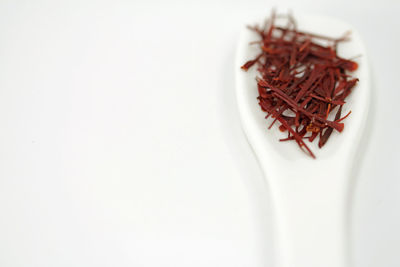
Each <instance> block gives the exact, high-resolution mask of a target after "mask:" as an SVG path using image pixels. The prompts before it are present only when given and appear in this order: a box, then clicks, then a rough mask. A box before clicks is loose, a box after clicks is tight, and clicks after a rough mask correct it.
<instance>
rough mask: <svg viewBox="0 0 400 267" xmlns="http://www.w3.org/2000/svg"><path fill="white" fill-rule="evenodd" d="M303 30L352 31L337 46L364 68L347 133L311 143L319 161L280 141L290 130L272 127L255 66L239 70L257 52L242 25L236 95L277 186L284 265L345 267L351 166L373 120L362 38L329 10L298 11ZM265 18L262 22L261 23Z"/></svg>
mask: <svg viewBox="0 0 400 267" xmlns="http://www.w3.org/2000/svg"><path fill="white" fill-rule="evenodd" d="M296 21H297V24H298V28H299V30H302V31H306V32H312V33H316V34H321V35H326V36H330V37H340V36H342V35H343V34H344V33H345V32H348V31H349V30H350V31H351V37H350V38H351V39H350V41H347V42H343V43H341V44H340V45H339V47H338V54H339V56H341V57H344V58H352V57H355V56H360V57H358V58H357V60H356V61H357V62H358V64H359V68H358V69H357V71H355V72H353V73H352V75H353V76H354V77H357V78H359V83H358V85H357V86H356V87H355V88H354V90H353V92H352V93H351V94H350V95H349V97H348V98H347V99H346V100H347V103H346V104H345V105H344V106H343V111H342V114H347V112H348V111H349V110H351V111H352V113H351V115H350V116H349V117H348V118H347V119H346V120H345V121H344V123H345V128H344V130H343V132H342V133H337V132H336V131H333V133H332V135H331V137H330V139H329V141H328V142H327V143H326V145H325V146H324V147H323V148H321V149H319V148H318V147H317V143H318V142H316V141H314V142H313V143H309V142H307V145H308V146H309V147H310V148H311V150H312V151H313V152H314V154H315V155H316V157H317V158H316V159H313V158H311V157H310V156H308V155H307V154H306V153H304V152H303V151H302V150H301V149H300V148H299V147H298V145H297V144H296V143H295V142H294V141H293V142H279V139H280V138H285V137H286V134H284V133H282V132H280V131H279V130H278V127H277V126H274V127H272V128H271V130H267V127H268V125H269V123H268V121H267V120H266V119H265V116H266V113H265V112H263V111H262V110H261V108H260V107H259V105H258V101H257V96H258V91H257V83H256V81H255V77H256V76H257V73H256V70H255V69H256V68H251V69H250V70H248V71H247V72H245V71H243V70H241V69H240V66H242V65H243V64H244V63H245V62H246V61H247V60H249V59H252V58H254V57H255V56H256V55H257V53H259V50H258V49H257V47H256V46H250V45H249V43H250V42H252V41H255V40H258V36H257V34H255V33H253V32H252V31H250V30H248V29H243V32H242V33H241V35H240V40H239V45H238V50H237V54H236V64H235V68H236V95H237V103H238V108H239V113H240V117H241V121H242V126H243V129H244V131H245V133H246V136H247V138H248V141H249V143H250V145H251V147H252V148H253V150H254V152H255V154H256V156H257V158H258V161H259V164H260V165H261V168H262V169H263V171H264V174H265V177H266V179H267V181H268V183H269V186H270V189H271V196H272V202H273V205H274V210H275V216H276V223H277V224H276V225H277V240H278V248H279V249H278V251H279V257H278V266H280V267H347V266H348V265H349V255H348V240H347V231H348V225H347V219H348V218H347V216H348V214H347V213H348V212H347V211H348V208H349V205H350V194H349V192H350V190H349V189H350V185H351V182H352V179H354V177H351V173H352V166H353V165H354V163H355V162H356V161H357V151H358V148H359V147H360V145H361V144H360V140H361V136H362V134H363V132H364V129H365V125H366V122H367V115H368V110H369V101H370V81H369V75H368V69H369V67H368V62H367V55H366V50H365V46H364V43H363V41H362V39H361V37H360V35H359V33H358V32H357V31H356V29H354V27H352V26H351V25H349V24H347V23H345V22H343V21H340V20H337V19H334V18H329V17H325V16H314V15H296ZM260 22H262V21H260Z"/></svg>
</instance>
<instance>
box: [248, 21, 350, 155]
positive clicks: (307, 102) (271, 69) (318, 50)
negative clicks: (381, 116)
mask: <svg viewBox="0 0 400 267" xmlns="http://www.w3.org/2000/svg"><path fill="white" fill-rule="evenodd" d="M277 17H278V16H277V15H276V14H275V13H272V15H271V17H270V18H269V20H268V23H267V24H266V27H264V29H261V28H260V27H258V26H255V27H249V29H250V30H252V31H254V32H256V33H257V34H258V35H259V37H260V41H255V42H252V43H251V44H252V45H258V46H259V47H260V53H259V54H258V55H257V56H256V57H255V58H254V59H251V60H248V61H247V62H246V63H245V64H244V65H243V66H242V67H241V68H242V69H243V70H244V71H247V70H248V69H250V68H252V67H254V66H257V71H258V74H259V76H258V77H257V78H256V81H257V88H258V93H259V96H258V102H259V105H260V107H261V109H262V110H263V111H264V112H266V113H267V115H266V118H269V117H272V118H273V119H274V120H273V122H272V124H271V125H270V126H269V128H271V127H272V126H273V125H274V124H275V122H279V123H280V126H279V130H281V131H282V132H288V137H287V138H284V139H280V141H289V140H294V141H296V142H297V144H298V145H299V146H300V148H301V149H303V150H305V151H306V152H307V153H308V154H309V155H310V156H311V157H313V158H315V155H314V153H313V152H312V151H311V150H310V148H309V147H308V146H307V144H306V143H305V141H304V139H308V141H310V142H313V141H314V140H315V139H317V138H318V139H319V140H318V146H319V147H320V148H321V147H322V146H324V145H325V144H326V142H327V141H328V139H329V137H330V135H331V134H332V132H333V131H334V130H335V131H338V132H342V131H343V128H344V124H343V122H342V121H343V120H344V119H345V118H347V117H348V116H349V115H350V113H351V112H349V113H348V114H346V115H345V116H344V117H341V113H342V107H343V105H344V104H345V103H346V102H345V100H346V97H347V96H348V95H349V94H350V93H351V91H352V89H353V88H354V86H355V85H356V84H357V82H358V79H357V78H354V77H351V76H350V75H349V74H348V72H351V71H355V70H356V69H357V68H358V64H357V63H356V62H354V61H352V60H348V59H344V58H342V57H340V56H338V54H337V46H338V44H340V43H341V42H344V41H347V40H348V37H349V34H348V33H346V34H345V35H344V36H343V37H342V38H338V39H335V38H331V37H326V36H321V35H317V34H313V33H308V32H302V31H299V30H297V26H296V22H295V20H294V18H293V17H292V16H291V15H288V16H285V17H286V19H287V21H288V24H287V26H286V27H282V26H277V25H276V23H275V22H276V19H277ZM279 18H280V19H281V18H282V16H279ZM321 43H324V44H323V45H322V44H321ZM331 113H333V114H335V118H334V119H333V120H329V119H328V118H329V117H330V116H329V115H330V114H331Z"/></svg>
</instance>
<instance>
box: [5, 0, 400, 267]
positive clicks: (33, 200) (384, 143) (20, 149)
mask: <svg viewBox="0 0 400 267" xmlns="http://www.w3.org/2000/svg"><path fill="white" fill-rule="evenodd" d="M271 7H277V8H278V10H280V11H286V10H287V9H288V8H291V9H292V10H293V11H294V13H295V14H296V12H297V11H298V12H304V11H306V12H313V13H318V14H326V15H331V16H335V17H338V18H341V19H343V20H346V21H348V22H349V23H351V24H353V25H354V26H355V27H356V28H358V29H359V31H360V33H361V34H362V35H363V37H364V40H365V42H366V45H367V48H368V50H369V57H370V63H371V67H372V68H371V70H372V73H371V74H372V75H373V81H374V86H373V100H372V111H373V112H372V114H371V116H370V120H369V121H370V125H371V127H370V130H369V132H368V136H369V143H368V144H367V143H366V144H365V147H366V149H365V154H364V158H363V159H362V164H361V169H360V172H359V175H358V177H357V187H356V190H355V192H354V194H355V195H354V207H353V212H352V235H351V239H352V247H353V255H354V259H355V264H354V266H355V267H398V266H400V257H399V256H398V252H399V250H400V230H399V229H398V225H400V209H399V204H400V168H399V163H400V161H399V158H400V157H399V155H400V152H399V151H400V142H399V130H400V126H399V125H400V117H399V115H398V114H399V101H400V88H399V77H400V75H399V63H400V53H399V47H400V37H399V36H400V35H399V34H400V30H399V29H398V27H399V25H400V24H399V18H398V17H399V11H400V4H399V2H398V1H394V0H393V1H311V0H310V1H291V2H290V1H287V2H285V1H254V2H250V1H241V2H239V1H235V2H233V1H222V2H218V3H214V1H202V2H198V3H197V2H184V1H182V2H178V1H168V2H167V1H165V2H161V1H160V2H150V1H148V2H147V1H143V2H135V1H96V2H94V1H93V2H91V1H65V2H58V3H57V2H55V1H1V2H0V266H1V267H16V266H24V267H26V266H40V267H47V266H49V267H50V266H137V267H142V266H143V267H159V266H160V267H161V266H162V267H163V266H171V267H187V266H191V267H196V266H202V267H203V266H208V267H213V266H215V267H217V266H218V267H222V266H226V267H239V266H252V267H258V266H263V267H266V266H273V262H274V246H273V243H274V242H273V240H272V226H273V225H272V219H273V218H272V217H271V207H270V202H269V195H268V186H267V184H266V183H265V182H264V178H263V176H262V173H261V171H260V169H259V167H258V165H257V162H256V159H255V157H254V155H253V154H252V151H251V149H250V147H249V145H248V144H247V142H246V139H245V137H244V135H243V133H242V131H241V128H240V123H239V119H238V113H237V109H236V104H235V96H234V77H233V73H234V69H233V63H234V52H235V47H236V41H237V39H238V33H239V31H240V30H241V29H242V28H243V27H244V26H245V25H246V23H251V22H253V21H252V18H253V17H258V16H259V15H260V14H263V13H265V15H268V14H269V11H270V9H271Z"/></svg>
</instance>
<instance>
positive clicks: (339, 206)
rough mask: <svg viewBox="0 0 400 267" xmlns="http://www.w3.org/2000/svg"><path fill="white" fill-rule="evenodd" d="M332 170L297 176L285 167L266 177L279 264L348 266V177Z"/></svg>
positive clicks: (309, 266)
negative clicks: (275, 225) (275, 228)
mask: <svg viewBox="0 0 400 267" xmlns="http://www.w3.org/2000/svg"><path fill="white" fill-rule="evenodd" d="M293 169H297V168H293ZM331 169H332V168H331ZM331 169H325V168H321V170H324V172H323V173H312V170H313V169H312V168H310V169H309V170H310V173H304V174H300V175H299V173H291V171H290V170H286V171H285V172H283V173H282V172H280V173H279V175H277V176H276V177H275V178H272V177H271V178H270V179H269V182H270V188H271V195H272V198H273V205H274V207H275V216H276V223H277V234H278V247H279V258H278V262H279V264H278V266H279V267H348V255H347V252H348V248H347V245H348V244H347V243H348V241H347V216H348V210H347V207H348V206H349V205H348V204H349V203H348V202H349V201H348V199H349V197H348V195H349V194H348V192H349V191H348V187H349V186H348V185H349V184H350V183H349V182H348V180H349V179H346V178H349V177H348V175H345V172H341V171H340V170H339V171H337V170H331ZM268 174H270V172H268Z"/></svg>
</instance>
